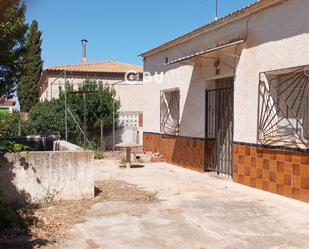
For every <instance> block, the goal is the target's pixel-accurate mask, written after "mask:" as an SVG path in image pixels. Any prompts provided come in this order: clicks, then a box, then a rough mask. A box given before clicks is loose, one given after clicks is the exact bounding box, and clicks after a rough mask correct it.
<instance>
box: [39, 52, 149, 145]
mask: <svg viewBox="0 0 309 249" xmlns="http://www.w3.org/2000/svg"><path fill="white" fill-rule="evenodd" d="M130 71H134V72H137V73H138V74H140V73H142V72H143V67H141V66H137V65H131V64H126V63H121V62H115V61H105V62H97V63H87V61H86V59H85V58H84V57H83V59H82V63H81V64H76V65H64V66H53V67H48V68H46V69H44V70H43V73H42V76H41V79H40V82H39V83H38V90H39V99H40V101H45V100H51V99H56V98H58V97H59V93H60V89H62V90H64V85H65V84H64V83H65V81H66V82H67V84H69V85H70V86H73V89H74V90H77V89H78V88H79V87H80V86H82V85H83V84H84V83H85V81H86V80H90V81H96V82H97V83H103V84H106V85H108V86H109V87H111V88H114V89H115V91H116V99H118V100H119V101H120V103H121V107H120V112H119V119H120V121H121V123H120V124H121V125H123V128H124V129H121V130H118V131H117V135H116V141H115V142H116V143H133V142H136V141H141V140H142V138H137V136H142V135H141V132H140V131H142V129H143V123H142V119H143V108H142V101H143V99H142V96H143V95H142V92H143V82H142V81H132V82H130V83H128V82H127V81H126V80H125V75H126V73H127V72H130ZM128 115H130V116H134V117H135V119H137V121H138V122H137V123H136V126H132V125H131V123H127V122H123V121H124V120H125V119H126V117H127V116H128ZM118 133H119V134H118ZM111 134H112V131H110V132H109V137H106V139H107V140H108V143H109V144H110V143H111ZM137 134H139V135H137ZM109 147H110V146H109Z"/></svg>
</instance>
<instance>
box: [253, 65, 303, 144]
mask: <svg viewBox="0 0 309 249" xmlns="http://www.w3.org/2000/svg"><path fill="white" fill-rule="evenodd" d="M307 69H308V67H298V68H294V69H284V70H279V71H275V72H268V73H262V74H261V75H260V83H259V103H258V108H259V116H258V140H259V141H260V142H261V143H262V144H269V145H281V146H293V147H302V148H308V145H309V76H308V73H307V72H308V71H307Z"/></svg>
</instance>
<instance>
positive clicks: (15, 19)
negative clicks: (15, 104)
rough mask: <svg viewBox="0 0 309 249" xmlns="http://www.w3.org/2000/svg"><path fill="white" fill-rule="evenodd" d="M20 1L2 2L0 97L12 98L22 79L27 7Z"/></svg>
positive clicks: (0, 22)
mask: <svg viewBox="0 0 309 249" xmlns="http://www.w3.org/2000/svg"><path fill="white" fill-rule="evenodd" d="M22 2H23V1H19V0H10V1H0V13H1V15H0V34H1V35H0V48H1V53H0V54H1V56H0V75H1V76H0V97H2V98H7V97H11V96H12V94H13V93H14V91H15V89H16V83H17V81H18V79H19V77H20V73H21V66H22V63H21V62H22V57H23V54H24V45H25V33H26V31H27V25H26V24H25V11H26V6H25V4H23V3H22Z"/></svg>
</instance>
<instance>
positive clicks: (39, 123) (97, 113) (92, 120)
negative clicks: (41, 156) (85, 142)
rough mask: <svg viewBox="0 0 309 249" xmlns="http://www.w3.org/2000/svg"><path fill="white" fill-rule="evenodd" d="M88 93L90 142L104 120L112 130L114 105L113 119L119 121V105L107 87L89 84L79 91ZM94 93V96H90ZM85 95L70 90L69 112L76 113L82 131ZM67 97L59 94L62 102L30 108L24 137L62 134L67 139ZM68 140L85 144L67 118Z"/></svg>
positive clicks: (69, 88) (110, 89)
mask: <svg viewBox="0 0 309 249" xmlns="http://www.w3.org/2000/svg"><path fill="white" fill-rule="evenodd" d="M83 90H85V91H86V92H87V91H88V93H87V95H86V99H87V112H86V115H87V127H88V129H87V130H88V132H89V133H88V135H90V137H89V138H90V139H92V138H95V137H96V135H97V133H99V131H100V129H98V128H99V127H100V124H101V120H102V121H103V122H104V127H106V126H111V125H112V122H113V104H114V115H115V118H117V117H118V110H119V108H120V102H119V101H117V100H116V99H115V95H116V92H115V90H113V89H112V88H110V87H109V86H106V85H104V84H96V83H95V82H89V81H86V82H85V83H84V84H83V86H81V87H80V88H79V91H80V92H81V91H83ZM90 91H91V92H90ZM81 95H82V93H74V91H73V87H72V86H68V94H67V103H68V107H69V109H70V111H71V112H72V113H73V115H74V117H75V119H76V121H77V122H78V123H79V125H80V126H81V127H83V126H82V122H83V116H84V115H83V114H84V112H83V98H82V96H81ZM64 99H65V96H64V93H63V91H60V96H59V99H53V100H51V101H45V102H38V103H36V104H35V105H34V107H33V108H31V110H30V112H29V115H28V120H27V121H26V123H25V124H24V129H23V133H24V134H25V135H51V134H56V133H58V132H59V133H60V135H61V137H62V138H64V137H65V120H64V117H65V115H64ZM68 131H69V132H68V139H69V141H70V142H73V143H77V144H80V143H81V141H82V136H81V133H80V132H79V130H78V127H77V125H76V124H75V123H74V121H73V119H72V117H71V116H70V115H68Z"/></svg>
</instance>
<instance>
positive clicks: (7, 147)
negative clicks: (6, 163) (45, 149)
mask: <svg viewBox="0 0 309 249" xmlns="http://www.w3.org/2000/svg"><path fill="white" fill-rule="evenodd" d="M28 150H29V147H28V146H26V145H23V144H18V143H15V142H13V141H8V140H3V141H0V152H4V153H6V152H8V153H17V152H22V151H28Z"/></svg>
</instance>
